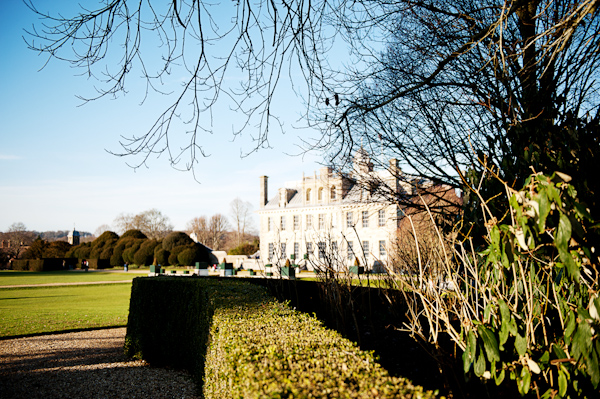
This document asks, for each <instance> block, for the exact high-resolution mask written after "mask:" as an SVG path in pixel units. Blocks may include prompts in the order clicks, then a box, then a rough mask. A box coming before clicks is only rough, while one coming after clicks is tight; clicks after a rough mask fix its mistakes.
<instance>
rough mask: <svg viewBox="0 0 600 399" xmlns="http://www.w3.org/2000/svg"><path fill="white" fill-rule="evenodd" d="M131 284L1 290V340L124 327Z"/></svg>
mask: <svg viewBox="0 0 600 399" xmlns="http://www.w3.org/2000/svg"><path fill="white" fill-rule="evenodd" d="M130 295H131V283H123V284H118V283H117V284H101V285H86V286H68V287H66V286H65V287H36V288H4V289H0V337H10V336H17V335H28V334H39V333H46V332H55V331H64V330H72V329H83V328H99V327H109V326H125V325H126V324H127V315H128V312H129V297H130Z"/></svg>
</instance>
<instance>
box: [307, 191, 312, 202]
mask: <svg viewBox="0 0 600 399" xmlns="http://www.w3.org/2000/svg"><path fill="white" fill-rule="evenodd" d="M310 194H311V189H310V188H309V189H307V190H306V202H310Z"/></svg>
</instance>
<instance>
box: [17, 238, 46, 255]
mask: <svg viewBox="0 0 600 399" xmlns="http://www.w3.org/2000/svg"><path fill="white" fill-rule="evenodd" d="M47 245H48V244H47V243H46V241H44V240H42V238H41V237H38V238H36V239H35V240H34V241H33V242H32V243H31V245H30V246H29V248H27V250H26V251H25V252H23V255H22V257H23V259H42V258H43V257H44V251H45V249H46V246H47Z"/></svg>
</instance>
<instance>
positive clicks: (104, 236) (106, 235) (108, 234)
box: [94, 231, 119, 242]
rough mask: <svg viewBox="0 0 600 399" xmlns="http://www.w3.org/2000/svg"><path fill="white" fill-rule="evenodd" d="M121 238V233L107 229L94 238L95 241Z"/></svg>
mask: <svg viewBox="0 0 600 399" xmlns="http://www.w3.org/2000/svg"><path fill="white" fill-rule="evenodd" d="M118 239H119V235H118V234H117V233H113V232H112V231H105V232H104V233H102V234H100V236H99V237H98V238H96V239H95V240H94V242H110V241H117V240H118Z"/></svg>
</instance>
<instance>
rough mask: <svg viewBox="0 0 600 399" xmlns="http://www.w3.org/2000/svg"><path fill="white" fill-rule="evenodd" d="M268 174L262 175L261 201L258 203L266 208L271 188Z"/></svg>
mask: <svg viewBox="0 0 600 399" xmlns="http://www.w3.org/2000/svg"><path fill="white" fill-rule="evenodd" d="M268 179H269V177H268V176H261V177H260V201H259V202H258V204H259V205H260V207H261V208H264V207H265V205H266V204H267V202H268V201H269V189H268V188H267V180H268Z"/></svg>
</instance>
